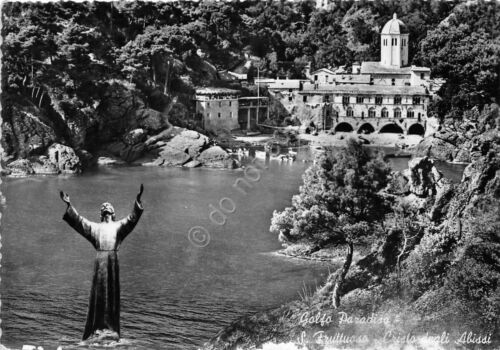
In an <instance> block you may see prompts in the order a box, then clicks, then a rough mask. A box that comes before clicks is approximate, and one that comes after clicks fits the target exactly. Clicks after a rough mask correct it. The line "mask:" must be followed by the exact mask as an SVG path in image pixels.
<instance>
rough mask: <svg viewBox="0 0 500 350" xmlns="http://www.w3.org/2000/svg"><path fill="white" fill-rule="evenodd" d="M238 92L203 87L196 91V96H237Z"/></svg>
mask: <svg viewBox="0 0 500 350" xmlns="http://www.w3.org/2000/svg"><path fill="white" fill-rule="evenodd" d="M239 93H240V92H239V91H238V90H233V89H227V88H219V87H204V88H199V89H196V94H197V95H209V94H239Z"/></svg>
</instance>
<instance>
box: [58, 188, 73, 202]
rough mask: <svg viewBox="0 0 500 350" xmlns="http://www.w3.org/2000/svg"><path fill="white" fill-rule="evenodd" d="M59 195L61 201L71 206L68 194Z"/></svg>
mask: <svg viewBox="0 0 500 350" xmlns="http://www.w3.org/2000/svg"><path fill="white" fill-rule="evenodd" d="M59 195H60V196H61V199H62V200H63V202H64V203H66V204H67V205H71V202H70V201H69V196H68V194H67V193H66V192H64V191H60V192H59Z"/></svg>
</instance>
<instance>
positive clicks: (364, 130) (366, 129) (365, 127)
mask: <svg viewBox="0 0 500 350" xmlns="http://www.w3.org/2000/svg"><path fill="white" fill-rule="evenodd" d="M372 132H375V128H374V127H373V125H371V124H370V123H364V124H362V125H361V126H360V127H359V128H358V134H371V133H372Z"/></svg>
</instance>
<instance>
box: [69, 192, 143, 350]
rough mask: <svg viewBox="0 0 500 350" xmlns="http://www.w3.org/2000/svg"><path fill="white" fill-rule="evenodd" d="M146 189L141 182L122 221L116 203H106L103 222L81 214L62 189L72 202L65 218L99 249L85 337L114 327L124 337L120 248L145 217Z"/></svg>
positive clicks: (102, 208) (117, 333)
mask: <svg viewBox="0 0 500 350" xmlns="http://www.w3.org/2000/svg"><path fill="white" fill-rule="evenodd" d="M143 191H144V186H143V185H142V184H141V188H140V191H139V194H138V195H137V199H136V201H135V203H134V209H133V210H132V213H130V215H129V216H127V217H126V218H124V219H122V220H119V221H115V210H114V208H113V206H112V205H111V204H110V203H103V204H102V205H101V222H99V223H98V222H92V221H89V220H87V219H86V218H84V217H82V216H81V215H79V214H78V212H77V211H76V210H75V208H74V207H73V206H72V205H71V202H70V199H69V196H68V194H66V193H64V192H63V191H61V192H60V195H61V199H62V200H63V201H64V202H65V203H66V204H67V205H68V207H67V209H66V213H65V214H64V216H63V219H64V221H66V222H67V223H68V224H69V225H70V226H71V227H73V228H74V229H75V230H76V231H77V232H78V233H79V234H81V235H82V236H83V237H85V238H86V239H87V240H88V241H89V242H90V243H92V245H93V246H94V248H95V249H96V250H97V256H96V259H95V264H94V277H93V279H92V289H91V291H90V300H89V309H88V313H87V323H86V325H85V331H84V332H83V340H86V339H88V338H89V337H91V336H94V335H97V334H98V333H99V332H104V331H110V332H111V334H112V336H114V337H116V338H117V339H119V338H120V280H119V267H118V248H119V246H120V244H121V243H122V242H123V240H124V239H125V237H127V235H128V234H129V233H130V232H132V230H133V229H134V227H135V225H136V224H137V222H138V221H139V218H140V217H141V214H142V211H143V207H142V203H141V196H142V192H143Z"/></svg>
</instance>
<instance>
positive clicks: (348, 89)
mask: <svg viewBox="0 0 500 350" xmlns="http://www.w3.org/2000/svg"><path fill="white" fill-rule="evenodd" d="M301 93H303V94H310V93H319V94H321V93H330V94H331V93H346V94H350V93H352V94H361V95H363V94H369V95H379V94H380V95H427V90H426V89H425V88H424V87H423V86H392V85H348V84H341V85H332V86H331V87H324V88H323V89H316V90H315V89H308V90H304V91H301Z"/></svg>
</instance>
